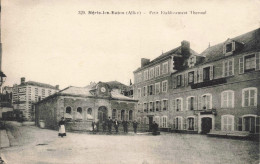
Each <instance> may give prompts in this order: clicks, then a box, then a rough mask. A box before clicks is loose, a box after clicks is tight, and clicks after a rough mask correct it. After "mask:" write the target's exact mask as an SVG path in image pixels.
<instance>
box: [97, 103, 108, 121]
mask: <svg viewBox="0 0 260 164" xmlns="http://www.w3.org/2000/svg"><path fill="white" fill-rule="evenodd" d="M106 120H107V108H106V107H104V106H101V107H99V108H98V121H99V122H103V121H106Z"/></svg>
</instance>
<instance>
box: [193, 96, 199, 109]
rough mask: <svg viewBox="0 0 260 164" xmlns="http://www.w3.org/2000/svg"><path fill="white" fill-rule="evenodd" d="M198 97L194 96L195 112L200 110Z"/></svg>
mask: <svg viewBox="0 0 260 164" xmlns="http://www.w3.org/2000/svg"><path fill="white" fill-rule="evenodd" d="M197 104H198V103H197V97H196V96H194V109H193V110H197V109H198V107H197Z"/></svg>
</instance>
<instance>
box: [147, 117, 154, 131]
mask: <svg viewBox="0 0 260 164" xmlns="http://www.w3.org/2000/svg"><path fill="white" fill-rule="evenodd" d="M148 118H149V132H151V131H152V130H153V129H152V125H153V117H148Z"/></svg>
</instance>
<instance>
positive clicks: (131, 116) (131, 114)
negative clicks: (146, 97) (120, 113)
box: [129, 110, 133, 121]
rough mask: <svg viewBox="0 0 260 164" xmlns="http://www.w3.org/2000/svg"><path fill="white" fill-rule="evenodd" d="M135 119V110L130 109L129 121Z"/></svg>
mask: <svg viewBox="0 0 260 164" xmlns="http://www.w3.org/2000/svg"><path fill="white" fill-rule="evenodd" d="M132 120H133V111H132V110H130V111H129V121H132Z"/></svg>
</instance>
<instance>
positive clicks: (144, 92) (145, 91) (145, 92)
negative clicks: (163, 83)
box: [143, 86, 147, 96]
mask: <svg viewBox="0 0 260 164" xmlns="http://www.w3.org/2000/svg"><path fill="white" fill-rule="evenodd" d="M143 95H144V96H147V86H144V91H143Z"/></svg>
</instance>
